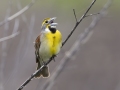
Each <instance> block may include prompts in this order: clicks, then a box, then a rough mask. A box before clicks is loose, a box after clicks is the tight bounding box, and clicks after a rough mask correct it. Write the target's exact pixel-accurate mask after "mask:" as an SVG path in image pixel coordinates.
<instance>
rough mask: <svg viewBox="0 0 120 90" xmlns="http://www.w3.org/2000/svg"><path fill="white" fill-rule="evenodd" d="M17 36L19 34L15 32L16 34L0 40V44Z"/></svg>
mask: <svg viewBox="0 0 120 90" xmlns="http://www.w3.org/2000/svg"><path fill="white" fill-rule="evenodd" d="M18 34H19V32H16V33H13V34H11V35H9V36H7V37H3V38H0V42H2V41H5V40H8V39H11V38H13V37H15V36H17V35H18Z"/></svg>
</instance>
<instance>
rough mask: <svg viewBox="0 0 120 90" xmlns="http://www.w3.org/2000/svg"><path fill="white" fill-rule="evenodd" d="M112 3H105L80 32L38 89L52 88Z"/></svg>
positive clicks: (46, 89)
mask: <svg viewBox="0 0 120 90" xmlns="http://www.w3.org/2000/svg"><path fill="white" fill-rule="evenodd" d="M111 3H112V0H109V1H108V2H107V3H106V4H105V6H104V7H103V8H102V10H101V11H100V15H98V16H95V17H94V18H93V20H92V22H91V23H90V25H89V26H88V28H86V29H85V30H84V32H83V33H81V34H79V36H78V39H77V40H76V41H75V43H74V45H73V46H72V47H71V49H70V50H69V51H67V52H66V54H65V56H64V57H63V58H62V60H61V62H60V63H59V65H58V66H57V67H56V69H55V71H54V72H53V74H52V75H51V77H50V78H49V79H48V80H47V81H46V83H44V85H42V87H41V88H39V87H38V90H51V88H52V87H53V85H54V82H55V80H56V79H57V78H58V76H59V75H60V73H61V72H62V71H63V69H64V68H65V66H66V64H67V63H68V62H69V61H70V59H71V58H72V57H75V55H76V53H77V52H78V50H80V46H81V44H85V43H86V42H87V41H88V39H89V38H90V37H89V36H90V34H91V33H92V32H93V28H94V27H95V26H96V25H97V23H98V22H99V21H100V20H101V19H102V18H103V17H104V16H105V13H107V10H108V8H109V7H110V5H111Z"/></svg>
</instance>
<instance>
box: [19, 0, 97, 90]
mask: <svg viewBox="0 0 120 90" xmlns="http://www.w3.org/2000/svg"><path fill="white" fill-rule="evenodd" d="M95 1H96V0H93V2H92V3H91V5H90V6H89V8H88V9H87V10H86V12H85V14H84V15H83V16H82V17H81V18H80V20H79V21H78V22H77V23H76V25H75V26H74V28H73V30H72V31H71V33H70V34H69V35H68V37H67V39H66V40H65V41H64V42H63V44H62V46H63V45H64V44H65V43H66V41H67V40H68V39H69V38H70V36H71V35H72V33H73V32H74V31H75V29H76V28H77V26H78V25H79V24H80V22H81V21H82V20H83V19H84V18H85V15H86V14H87V13H88V11H89V10H90V9H91V7H92V6H93V4H94V3H95ZM54 58H55V56H52V57H51V58H50V59H49V60H48V62H46V63H45V64H44V65H42V66H41V67H40V68H39V69H38V70H36V71H35V72H34V73H33V74H32V75H31V76H30V77H29V78H28V79H27V80H26V81H25V82H24V83H23V84H22V85H21V86H20V87H19V88H18V89H17V90H22V89H23V88H24V86H26V85H27V84H28V83H29V82H30V81H31V80H32V79H33V78H34V76H35V75H36V74H37V73H38V72H40V71H41V70H42V68H43V67H45V66H46V65H48V64H49V63H50V62H51V61H52V60H53V59H54Z"/></svg>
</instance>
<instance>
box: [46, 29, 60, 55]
mask: <svg viewBox="0 0 120 90" xmlns="http://www.w3.org/2000/svg"><path fill="white" fill-rule="evenodd" d="M45 36H46V39H47V41H48V47H49V50H50V53H51V55H56V54H57V53H58V52H59V51H60V48H61V45H62V35H61V33H60V31H59V30H56V32H55V33H52V32H48V33H46V35H45Z"/></svg>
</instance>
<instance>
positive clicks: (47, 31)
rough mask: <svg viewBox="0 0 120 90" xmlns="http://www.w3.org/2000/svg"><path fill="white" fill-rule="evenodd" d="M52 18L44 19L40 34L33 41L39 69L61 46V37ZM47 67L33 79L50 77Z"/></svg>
mask: <svg viewBox="0 0 120 90" xmlns="http://www.w3.org/2000/svg"><path fill="white" fill-rule="evenodd" d="M55 19H56V17H54V18H46V19H44V21H43V23H42V27H41V30H42V31H41V33H40V35H39V36H38V37H37V38H36V40H35V55H36V63H37V64H38V66H37V69H39V68H40V67H41V66H42V65H43V64H44V63H45V62H47V61H48V60H49V59H50V58H51V57H52V56H53V55H57V54H58V53H59V51H60V49H61V46H62V35H61V33H60V31H59V30H57V29H56V26H57V23H54V20H55ZM48 69H49V68H48V66H45V67H44V68H43V69H42V71H40V72H38V73H37V74H36V76H35V78H39V77H40V76H41V75H42V76H43V77H48V76H49V75H50V73H49V70H48Z"/></svg>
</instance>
